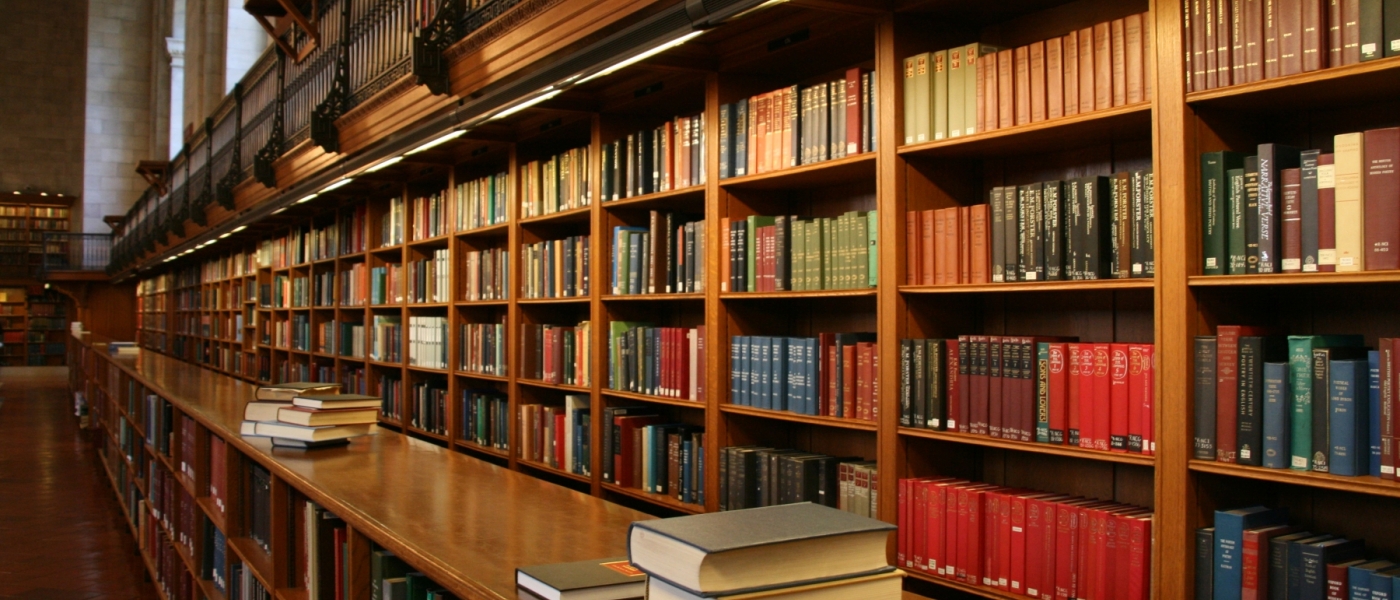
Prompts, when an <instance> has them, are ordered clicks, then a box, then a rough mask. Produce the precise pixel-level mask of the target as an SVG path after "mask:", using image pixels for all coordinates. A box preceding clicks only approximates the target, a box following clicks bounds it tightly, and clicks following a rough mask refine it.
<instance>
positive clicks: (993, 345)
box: [986, 336, 1010, 438]
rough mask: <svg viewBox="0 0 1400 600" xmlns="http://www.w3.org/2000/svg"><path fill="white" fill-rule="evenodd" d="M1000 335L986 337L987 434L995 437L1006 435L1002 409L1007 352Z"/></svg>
mask: <svg viewBox="0 0 1400 600" xmlns="http://www.w3.org/2000/svg"><path fill="white" fill-rule="evenodd" d="M1007 339H1008V338H1004V337H1001V336H989V337H988V339H987V382H988V383H987V431H986V433H987V435H990V436H992V437H995V438H999V437H1006V436H1005V432H1003V431H1002V424H1003V423H1002V421H1003V411H1004V408H1005V402H1006V392H1007V388H1009V387H1010V386H1008V385H1007V380H1006V371H1007V369H1006V366H1007V359H1008V358H1009V353H1008V352H1007V350H1008V347H1007V343H1006V340H1007Z"/></svg>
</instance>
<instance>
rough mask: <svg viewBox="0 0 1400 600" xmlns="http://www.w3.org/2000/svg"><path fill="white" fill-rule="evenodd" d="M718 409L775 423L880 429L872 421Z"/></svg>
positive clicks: (732, 407)
mask: <svg viewBox="0 0 1400 600" xmlns="http://www.w3.org/2000/svg"><path fill="white" fill-rule="evenodd" d="M719 409H720V411H722V412H726V413H729V414H734V415H748V416H752V417H761V418H764V419H774V420H777V421H788V422H792V423H805V424H808V425H821V426H823V427H837V428H841V429H854V430H857V431H870V432H874V431H875V430H877V429H879V427H880V426H879V424H877V423H876V422H874V421H858V420H856V419H842V418H837V417H823V416H814V415H799V414H797V413H792V412H787V411H782V410H767V409H763V408H752V407H749V406H739V405H737V404H720V405H719Z"/></svg>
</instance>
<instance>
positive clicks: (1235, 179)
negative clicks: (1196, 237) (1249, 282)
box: [1225, 169, 1249, 275]
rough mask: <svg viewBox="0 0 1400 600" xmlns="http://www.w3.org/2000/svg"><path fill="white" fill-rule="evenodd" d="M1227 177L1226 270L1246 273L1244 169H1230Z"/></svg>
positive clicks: (1241, 273)
mask: <svg viewBox="0 0 1400 600" xmlns="http://www.w3.org/2000/svg"><path fill="white" fill-rule="evenodd" d="M1225 178H1226V181H1228V182H1229V190H1228V191H1229V194H1228V195H1227V196H1226V210H1227V213H1228V217H1227V219H1228V221H1227V223H1226V227H1225V263H1226V264H1225V271H1226V273H1227V274H1230V275H1244V274H1245V272H1246V267H1247V266H1248V265H1249V247H1248V245H1246V244H1245V242H1244V239H1245V238H1244V235H1245V233H1244V214H1245V210H1244V209H1245V203H1246V195H1245V188H1244V169H1230V170H1228V171H1226V172H1225Z"/></svg>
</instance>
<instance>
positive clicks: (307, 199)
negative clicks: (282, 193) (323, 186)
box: [296, 194, 320, 204]
mask: <svg viewBox="0 0 1400 600" xmlns="http://www.w3.org/2000/svg"><path fill="white" fill-rule="evenodd" d="M319 195H320V194H307V195H306V197H305V198H302V199H301V200H297V202H296V203H297V204H301V203H303V202H310V201H311V199H312V198H315V197H316V196H319Z"/></svg>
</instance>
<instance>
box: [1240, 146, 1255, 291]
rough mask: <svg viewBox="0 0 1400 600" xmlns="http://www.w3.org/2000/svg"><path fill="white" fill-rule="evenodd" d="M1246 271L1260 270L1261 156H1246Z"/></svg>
mask: <svg viewBox="0 0 1400 600" xmlns="http://www.w3.org/2000/svg"><path fill="white" fill-rule="evenodd" d="M1243 168H1244V251H1245V272H1246V273H1258V272H1259V157H1258V156H1255V155H1250V156H1246V157H1245V158H1244V166H1243Z"/></svg>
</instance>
